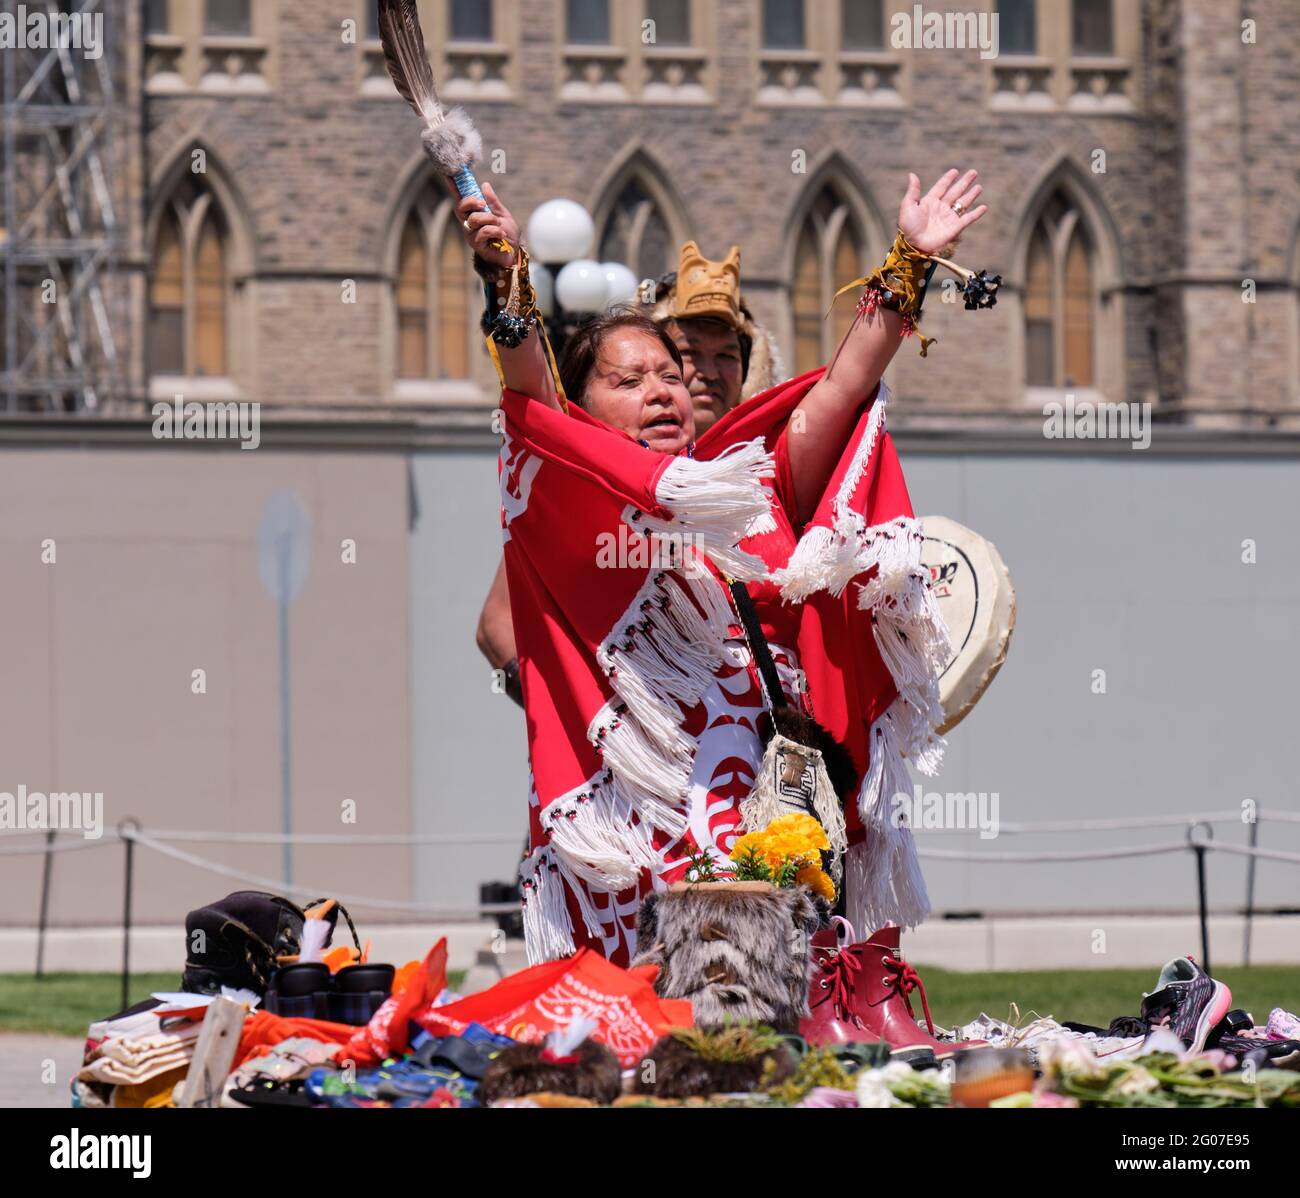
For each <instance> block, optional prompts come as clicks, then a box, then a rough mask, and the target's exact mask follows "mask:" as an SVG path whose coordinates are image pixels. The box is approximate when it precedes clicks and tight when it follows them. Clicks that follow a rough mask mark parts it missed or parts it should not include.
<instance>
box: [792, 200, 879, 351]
mask: <svg viewBox="0 0 1300 1198" xmlns="http://www.w3.org/2000/svg"><path fill="white" fill-rule="evenodd" d="M865 251H866V237H865V235H864V230H863V229H862V226H861V223H860V221H859V220H858V219H857V216H856V214H855V213H854V211H853V209H852V207H851V206H850V205H849V203H848V202H847V201H846V200H845V199H844V197H843V196H842V195H841V193H840V192H839V191H838V190H837V189H836V188H834V187H830V186H828V187H824V188H823V189H822V191H821V192H820V193H819V194H818V196H817V199H816V200H815V201H814V202H813V205H812V207H811V208H810V209H809V211H808V215H807V216H806V217H805V218H804V222H803V225H802V227H801V228H800V230H799V240H798V242H797V244H796V248H795V258H794V278H793V280H792V287H791V307H792V325H793V331H794V357H795V371H796V373H799V374H802V373H803V372H804V371H807V370H813V369H815V368H816V367H818V366H821V365H822V364H823V363H825V362H828V361H830V357H831V354H832V353H834V351H835V347H836V346H837V345H838V344H839V343H840V340H841V339H842V338H843V336H844V334H845V333H847V332H848V330H849V326H850V325H851V324H852V323H853V317H854V312H855V309H854V306H853V304H852V303H850V302H849V300H848V297H844V299H843V300H842V301H841V302H840V303H839V304H836V305H835V307H834V309H833V310H832V311H831V314H830V316H829V317H827V318H825V319H823V317H825V314H826V310H827V308H829V307H830V305H831V299H832V297H833V296H834V295H835V292H836V291H838V290H839V289H840V288H841V287H842V286H844V284H845V283H848V282H851V281H852V280H853V279H856V278H858V277H859V276H860V275H861V274H862V273H863V269H862V268H863V261H864V254H865Z"/></svg>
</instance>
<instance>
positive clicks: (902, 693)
mask: <svg viewBox="0 0 1300 1198" xmlns="http://www.w3.org/2000/svg"><path fill="white" fill-rule="evenodd" d="M888 401H889V391H888V389H887V388H886V387H885V386H884V384H881V390H880V397H879V399H878V401H877V402H876V403H875V404H874V405H873V406H872V409H871V413H870V415H869V417H868V420H867V428H866V430H865V432H864V434H863V437H862V440H861V441H860V443H859V444H858V447H857V449H856V450H855V451H854V456H853V460H852V462H850V464H849V468H848V470H847V471H846V472H845V476H844V479H843V480H842V481H841V484H840V487H839V490H838V491H837V492H836V495H835V498H834V500H833V501H832V504H831V511H832V517H833V524H832V526H831V527H826V526H824V525H819V526H815V527H813V528H811V529H809V530H808V531H807V532H806V533H805V534H804V535H803V537H802V538H800V541H799V544H798V545H797V546H796V547H795V551H794V553H792V554H791V555H790V561H789V563H788V564H787V565H786V566H785V567H784V568H783V569H781V570H778V571H776V572H775V573H774V574H773V580H774V581H775V582H776V583H777V584H778V585H779V586H780V587H781V595H782V597H783V598H784V599H786V600H787V601H791V602H799V601H802V600H804V599H806V598H807V597H808V596H809V595H812V594H814V593H815V592H817V591H821V590H825V591H827V592H828V593H829V594H831V595H833V596H834V595H839V594H841V593H842V592H843V590H844V588H845V587H846V586H847V585H848V584H849V583H850V582H851V581H852V580H853V579H854V578H857V577H859V576H860V575H862V574H865V573H867V572H868V571H873V570H874V573H873V574H872V577H871V578H869V579H868V580H867V581H866V582H865V583H864V584H862V586H861V588H860V590H859V593H858V608H859V610H862V611H870V612H871V613H872V616H873V620H872V626H873V631H874V635H875V640H876V646H877V648H878V649H879V650H880V656H881V659H882V660H883V661H884V663H885V665H886V667H887V668H888V669H889V673H890V675H891V677H892V678H893V680H894V685H895V686H896V687H897V688H898V697H897V698H896V699H895V700H894V702H893V703H892V704H890V706H889V710H888V711H886V712H885V713H884V714H883V715H881V716H880V717H879V718H878V719H877V720H876V721H875V723H874V724H873V725H872V726H871V731H870V747H871V764H870V766H869V768H868V770H867V774H866V776H865V777H864V778H863V780H862V785H861V787H860V788H859V791H858V810H859V813H860V814H861V816H862V821H863V823H864V825H865V826H866V828H867V837H866V841H865V842H864V843H862V844H858V845H855V846H854V847H853V848H851V849H850V850H849V852H848V854H847V861H846V893H847V902H848V904H849V914H850V918H851V922H852V923H853V924H854V926H855V927H864V928H867V929H869V930H870V929H875V928H878V927H880V926H882V925H883V924H886V923H897V924H900V925H901V926H903V927H913V926H915V925H916V924H918V923H920V922H921V921H922V920H923V919H924V918H925V916H926V915H927V914H928V913H929V909H930V900H929V896H928V895H927V894H926V889H925V879H924V878H923V877H922V875H921V867H920V862H919V860H918V859H917V855H916V845H915V842H914V841H913V839H912V832H911V829H910V828H908V827H907V826H905V825H903V824H899V823H897V822H896V821H895V819H894V813H895V807H894V803H893V799H894V796H895V795H899V794H901V795H908V794H910V793H911V777H910V774H909V772H908V762H909V761H910V762H911V763H912V764H913V765H915V766H916V768H917V769H918V770H920V771H921V772H922V773H923V774H927V775H933V774H935V773H937V772H938V770H939V768H940V766H941V765H942V763H943V751H944V747H945V746H944V741H943V738H942V737H940V736H938V735H937V734H936V733H935V731H934V730H935V728H936V727H938V726H939V724H941V723H942V722H943V706H942V704H941V703H940V701H939V671H940V670H941V669H942V667H943V664H944V662H945V661H946V660H947V659H948V657H949V655H950V653H951V648H950V645H949V641H948V630H947V626H946V625H945V624H944V622H943V617H942V616H941V615H940V613H939V608H938V604H937V602H936V600H935V598H934V594H933V592H932V591H931V589H930V585H929V574H928V571H927V570H926V568H925V567H924V566H923V565H922V564H921V547H922V543H923V540H924V534H923V532H922V529H921V524H920V521H919V520H916V519H915V518H913V517H910V516H906V517H899V518H897V519H894V520H889V521H886V522H885V523H883V524H874V525H871V526H868V525H867V523H866V521H865V519H864V518H863V516H862V515H861V514H860V513H858V512H856V511H854V510H853V509H852V508H851V507H850V503H851V501H852V498H853V495H854V492H855V491H856V490H857V488H858V486H859V485H860V484H861V482H862V479H863V476H864V475H865V473H866V470H867V467H868V465H869V464H870V460H871V455H872V453H873V452H874V451H875V447H876V444H877V442H878V441H879V438H880V433H881V431H882V430H883V429H884V427H885V409H886V407H887V404H888Z"/></svg>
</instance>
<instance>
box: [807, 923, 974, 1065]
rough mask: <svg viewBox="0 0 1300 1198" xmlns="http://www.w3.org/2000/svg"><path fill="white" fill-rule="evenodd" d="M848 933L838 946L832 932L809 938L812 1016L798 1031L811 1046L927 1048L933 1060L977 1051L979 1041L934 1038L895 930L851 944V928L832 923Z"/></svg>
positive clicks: (925, 1006) (920, 988) (915, 975)
mask: <svg viewBox="0 0 1300 1198" xmlns="http://www.w3.org/2000/svg"><path fill="white" fill-rule="evenodd" d="M835 922H836V925H837V926H842V928H843V930H844V931H846V932H847V937H846V940H845V942H843V943H841V942H840V940H839V937H838V935H837V932H836V930H835V928H830V929H826V930H824V931H821V932H818V933H817V934H816V935H815V936H814V937H813V938H812V980H811V983H810V985H809V993H808V1006H809V1009H810V1011H811V1012H812V1013H811V1015H810V1016H809V1017H808V1018H806V1019H804V1020H803V1021H802V1023H801V1024H800V1027H799V1030H800V1033H801V1034H802V1035H803V1037H804V1039H805V1040H807V1041H808V1042H809V1043H810V1044H843V1043H847V1042H850V1041H880V1040H883V1041H885V1043H887V1044H888V1045H889V1047H890V1049H891V1051H893V1052H896V1053H909V1054H910V1053H914V1052H915V1051H916V1050H917V1049H930V1050H931V1051H932V1052H933V1053H934V1055H935V1057H937V1058H942V1057H947V1056H951V1055H952V1054H953V1053H954V1052H957V1051H958V1050H959V1049H963V1048H976V1047H978V1046H980V1045H982V1044H984V1043H985V1042H984V1041H983V1040H964V1041H961V1042H958V1043H955V1044H948V1043H944V1042H943V1041H941V1040H936V1039H935V1037H934V1035H933V1032H934V1021H933V1020H932V1019H931V1018H930V1004H929V1002H928V1001H927V999H926V995H925V984H924V983H923V982H922V981H921V976H920V974H918V973H917V972H916V970H915V969H913V968H912V967H911V966H910V965H909V964H908V963H907V962H906V961H904V960H903V958H902V956H901V955H900V953H899V949H898V936H899V930H898V928H893V927H891V928H881V929H880V930H879V931H878V932H876V933H875V934H874V935H873V936H872V937H871V938H870V939H869V940H864V941H860V942H858V943H853V927H852V925H851V924H849V923H848V921H847V920H843V919H838V918H837V919H836V921H835ZM913 990H918V991H919V992H920V996H921V1009H922V1010H923V1011H924V1012H925V1022H926V1024H927V1026H928V1027H929V1029H930V1034H928V1035H927V1034H926V1033H925V1032H924V1031H922V1030H921V1028H920V1027H919V1026H917V1022H916V1017H915V1015H913V1013H912V1003H911V999H910V998H909V995H910V994H911V992H912V991H913Z"/></svg>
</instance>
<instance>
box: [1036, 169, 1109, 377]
mask: <svg viewBox="0 0 1300 1198" xmlns="http://www.w3.org/2000/svg"><path fill="white" fill-rule="evenodd" d="M1095 259H1096V255H1095V250H1094V247H1093V245H1092V244H1091V240H1090V238H1089V236H1088V230H1087V227H1086V225H1085V224H1084V221H1083V219H1082V217H1081V215H1080V213H1079V210H1078V209H1077V208H1076V207H1075V206H1074V205H1073V204H1071V202H1070V201H1069V199H1068V197H1067V196H1066V195H1065V194H1064V193H1062V192H1059V191H1058V192H1056V193H1054V194H1053V195H1052V196H1051V198H1050V199H1049V200H1048V201H1047V203H1046V204H1045V205H1044V207H1043V211H1042V214H1041V215H1040V216H1039V218H1038V221H1037V223H1036V224H1035V226H1034V231H1033V234H1032V235H1031V237H1030V242H1029V255H1028V259H1027V265H1026V271H1025V304H1024V308H1025V380H1026V382H1027V383H1028V384H1029V386H1031V387H1092V386H1094V385H1095V381H1096V324H1097V320H1096V299H1095V295H1096V288H1095V281H1096V274H1097V270H1096V260H1095Z"/></svg>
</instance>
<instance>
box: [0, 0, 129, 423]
mask: <svg viewBox="0 0 1300 1198" xmlns="http://www.w3.org/2000/svg"><path fill="white" fill-rule="evenodd" d="M121 7H122V6H121V5H120V4H114V3H112V0H70V2H69V0H62V2H61V3H56V2H55V0H45V3H44V4H42V3H41V2H40V0H29V2H28V3H27V4H26V5H25V6H20V8H19V9H18V12H19V13H20V14H21V13H22V12H24V11H25V12H26V14H28V20H30V19H31V14H36V16H37V18H38V19H39V18H42V17H44V18H46V19H47V21H48V24H47V26H46V28H47V29H48V30H55V29H58V28H60V24H59V22H60V21H62V22H64V24H62V26H61V27H62V28H63V29H64V30H66V29H67V28H68V26H67V25H66V21H67V20H68V19H69V16H72V17H74V18H83V19H90V20H94V19H95V18H100V19H102V22H103V24H102V38H101V40H100V51H101V52H100V54H99V56H98V57H97V58H91V57H89V56H88V55H87V54H85V53H83V47H82V44H80V43H78V42H75V41H73V42H72V43H71V44H57V43H59V42H60V41H64V42H67V40H68V39H66V38H63V39H60V38H58V37H52V36H50V35H49V34H48V33H47V34H46V36H44V37H39V38H34V39H32V40H33V42H37V41H39V42H40V45H39V46H36V45H32V46H30V47H29V46H28V45H27V44H25V42H24V41H20V42H19V44H18V45H16V46H14V47H11V48H5V49H4V50H3V51H0V72H3V83H4V91H3V94H4V105H3V115H4V161H3V177H4V222H3V226H4V227H3V229H2V230H0V262H2V263H3V270H4V278H3V288H4V290H3V294H2V295H0V314H2V319H0V324H2V325H3V327H2V328H0V367H3V369H2V370H0V396H3V400H2V402H3V405H4V410H5V411H8V412H93V411H95V410H96V409H99V408H100V407H102V406H103V405H104V404H105V402H106V401H108V400H110V399H113V398H116V397H118V396H120V395H122V394H124V392H125V383H126V380H125V372H124V369H123V362H122V358H121V355H120V353H119V342H120V341H121V337H120V336H115V330H116V329H120V328H121V327H123V326H122V324H121V313H122V312H123V310H124V309H123V307H122V304H123V302H124V295H123V293H122V292H121V291H120V289H119V284H120V280H119V279H118V278H117V277H116V276H115V265H116V261H117V259H118V258H119V256H120V253H121V250H122V241H121V226H120V224H119V217H118V213H117V211H116V210H115V205H114V199H113V189H112V182H113V179H114V171H113V166H114V161H113V149H114V144H113V143H114V136H113V135H114V130H115V126H116V125H117V124H118V122H119V119H120V113H119V110H118V107H117V104H116V98H115V94H114V88H115V82H116V81H115V72H116V66H117V64H116V61H115V60H116V57H117V55H116V53H115V51H119V50H120V47H121V46H122V36H121V35H122V31H123V22H122V21H121V19H120V9H121ZM4 9H5V10H7V11H14V9H13V7H12V6H11V5H9V4H7V3H6V4H5V5H4ZM115 10H118V11H117V12H116V13H115ZM47 43H55V44H52V45H47Z"/></svg>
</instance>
